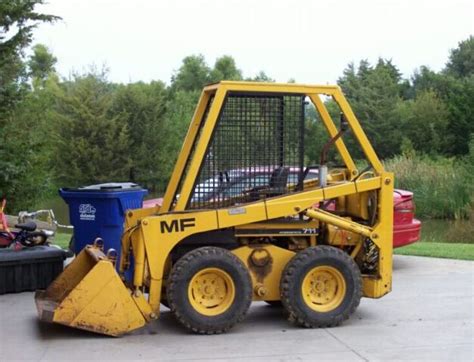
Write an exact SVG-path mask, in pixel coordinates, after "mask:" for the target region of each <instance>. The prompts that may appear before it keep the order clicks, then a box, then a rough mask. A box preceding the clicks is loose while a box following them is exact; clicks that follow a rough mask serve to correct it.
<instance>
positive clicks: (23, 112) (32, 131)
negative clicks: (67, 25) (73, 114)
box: [0, 0, 59, 213]
mask: <svg viewBox="0 0 474 362" xmlns="http://www.w3.org/2000/svg"><path fill="white" fill-rule="evenodd" d="M43 3H44V1H43V0H15V1H0V169H1V170H2V172H1V173H0V190H1V193H3V194H4V195H5V196H7V197H8V199H9V210H10V212H12V213H13V212H16V211H18V210H19V209H22V208H28V207H31V206H32V205H34V203H35V202H36V201H37V200H38V199H39V198H40V197H41V196H42V192H44V191H45V190H46V189H47V188H48V185H49V175H50V174H49V173H48V172H47V171H46V170H49V168H47V167H46V163H47V162H46V161H47V151H46V150H47V149H48V147H47V145H45V143H47V134H48V133H47V132H45V131H46V129H45V128H44V126H45V123H44V120H43V119H42V118H41V115H42V114H44V112H43V110H44V109H45V107H46V103H47V102H48V97H47V96H46V95H40V94H31V93H30V87H29V84H28V82H27V81H28V77H27V76H28V74H27V72H26V66H25V63H24V62H23V52H24V49H25V48H26V47H27V46H28V45H29V44H30V43H31V39H32V35H33V30H34V28H35V27H36V26H38V25H39V24H41V23H45V22H46V23H48V22H52V21H54V20H56V19H59V18H58V17H56V16H52V15H45V14H41V13H38V12H35V11H34V8H35V6H36V5H38V4H43ZM43 96H44V98H43Z"/></svg>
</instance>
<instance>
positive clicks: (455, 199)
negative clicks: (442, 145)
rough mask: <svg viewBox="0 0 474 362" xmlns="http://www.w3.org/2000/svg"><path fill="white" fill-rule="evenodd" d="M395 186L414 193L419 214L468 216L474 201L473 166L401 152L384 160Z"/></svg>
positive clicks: (429, 216)
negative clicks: (471, 168)
mask: <svg viewBox="0 0 474 362" xmlns="http://www.w3.org/2000/svg"><path fill="white" fill-rule="evenodd" d="M385 167H386V168H387V170H389V171H392V172H394V173H395V187H397V188H401V189H405V190H410V191H412V192H413V193H414V197H415V204H416V214H417V216H419V217H425V218H438V219H467V218H469V216H470V214H471V205H472V204H471V202H472V201H473V199H474V198H473V186H472V182H473V176H472V173H471V172H469V168H470V165H468V164H465V163H464V162H462V161H459V160H454V159H447V158H435V159H432V158H428V157H425V156H416V155H411V156H407V155H402V156H396V157H394V158H392V159H390V160H387V161H385Z"/></svg>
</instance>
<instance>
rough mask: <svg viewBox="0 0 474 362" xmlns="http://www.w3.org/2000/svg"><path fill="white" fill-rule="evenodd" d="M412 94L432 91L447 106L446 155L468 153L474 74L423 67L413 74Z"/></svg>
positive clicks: (473, 110) (473, 128)
mask: <svg viewBox="0 0 474 362" xmlns="http://www.w3.org/2000/svg"><path fill="white" fill-rule="evenodd" d="M412 84H413V86H412V91H411V92H412V94H413V95H414V96H415V97H416V96H417V95H419V94H421V93H423V92H425V91H429V90H431V91H433V92H435V93H436V94H437V96H438V97H439V98H440V99H441V100H442V101H443V103H444V104H445V105H446V108H447V110H448V112H449V113H448V115H447V118H448V125H447V129H446V134H445V135H444V137H443V138H444V139H445V140H446V142H445V147H444V149H443V150H442V153H443V154H446V155H465V154H467V153H468V152H469V139H470V135H471V134H473V133H474V102H472V99H474V75H471V76H468V77H463V78H457V77H454V76H453V75H452V74H451V72H450V71H448V70H444V71H443V72H439V73H436V72H434V71H432V70H430V69H429V68H427V67H420V69H419V70H418V71H416V72H415V74H414V75H413V77H412Z"/></svg>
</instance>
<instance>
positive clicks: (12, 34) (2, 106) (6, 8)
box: [0, 0, 59, 127]
mask: <svg viewBox="0 0 474 362" xmlns="http://www.w3.org/2000/svg"><path fill="white" fill-rule="evenodd" d="M40 4H44V0H15V1H1V2H0V127H1V126H2V119H3V123H4V117H6V114H7V113H8V112H11V111H13V108H14V107H15V104H16V102H18V101H19V100H20V99H21V97H22V95H24V92H25V91H26V84H25V82H26V73H25V67H24V63H23V62H22V56H23V50H24V49H25V48H26V47H27V46H28V45H29V44H30V43H31V40H32V36H33V30H34V28H36V27H37V26H38V25H39V24H41V23H45V22H46V23H48V22H53V21H55V20H57V19H59V17H57V16H53V15H46V14H41V13H38V12H35V11H34V8H35V6H36V5H40Z"/></svg>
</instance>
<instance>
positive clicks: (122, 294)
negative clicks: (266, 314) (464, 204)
mask: <svg viewBox="0 0 474 362" xmlns="http://www.w3.org/2000/svg"><path fill="white" fill-rule="evenodd" d="M322 97H332V99H333V100H334V101H335V103H336V104H337V105H338V106H339V108H340V112H341V119H340V126H339V127H337V126H336V124H335V123H334V121H333V119H332V118H331V116H330V114H329V112H328V110H327V109H326V107H325V104H324V102H323V99H324V98H322ZM310 103H312V105H313V106H314V107H315V109H316V110H317V111H318V113H319V116H320V119H321V121H322V122H323V123H324V126H325V128H326V130H327V132H328V141H327V143H326V145H325V146H324V148H323V150H322V152H321V160H320V164H318V165H307V164H306V161H305V157H304V155H305V150H306V149H309V148H311V147H314V140H311V139H308V137H307V136H306V135H305V120H306V119H305V111H306V109H307V108H308V107H309V106H310V105H309V104H310ZM347 130H349V131H350V132H351V133H352V137H353V138H354V139H355V140H356V141H357V142H358V144H359V146H360V148H361V150H362V151H363V154H364V155H365V158H366V161H367V164H368V167H366V168H364V169H363V170H359V169H358V168H357V167H356V165H355V163H354V160H353V159H352V158H351V155H350V153H349V151H348V149H347V148H346V145H345V143H344V137H343V135H344V133H345V132H346V131H347ZM305 141H306V142H305ZM331 146H334V147H335V148H336V150H337V153H338V162H339V163H340V165H334V163H331V162H328V161H327V154H328V150H329V148H330V147H331ZM150 151H151V150H150ZM392 223H393V175H392V174H391V173H388V172H386V171H385V170H384V168H383V166H382V164H381V162H380V161H379V159H378V158H377V156H376V154H375V152H374V150H373V148H372V146H371V144H370V143H369V141H368V139H367V137H366V135H365V133H364V132H363V130H362V128H361V126H360V124H359V122H358V121H357V119H356V117H355V115H354V113H353V112H352V110H351V108H350V106H349V104H348V102H347V101H346V99H345V98H344V95H343V94H342V92H341V90H340V88H339V87H337V86H317V85H316V86H313V85H298V84H277V83H252V82H231V81H223V82H220V83H217V84H212V85H209V86H206V87H205V88H204V90H203V92H202V94H201V97H200V100H199V103H198V105H197V108H196V110H195V113H194V116H193V119H192V121H191V124H190V127H189V131H188V133H187V135H186V139H185V141H184V143H183V146H182V149H181V152H180V154H179V157H178V160H177V162H176V165H175V168H174V171H173V173H172V176H171V179H170V181H169V184H168V187H167V189H166V193H165V195H164V199H163V202H162V204H161V205H160V206H156V207H154V208H148V209H138V210H133V211H131V210H129V211H127V213H126V221H125V231H124V233H123V236H122V250H121V255H120V258H119V261H118V262H117V263H119V265H117V267H118V270H119V272H118V273H117V272H116V266H115V262H116V257H115V255H114V253H113V252H111V251H109V252H107V251H104V250H102V249H103V248H102V247H101V246H102V244H101V243H100V242H95V243H94V244H93V245H90V246H87V247H86V248H85V249H84V250H83V251H82V252H81V253H80V254H79V255H78V256H77V257H76V258H75V260H74V261H73V262H72V263H71V264H70V265H69V266H68V267H67V268H66V269H65V270H64V272H63V273H62V274H61V275H60V276H59V277H58V278H57V279H56V280H55V281H54V282H53V283H52V284H51V285H50V286H49V288H48V289H47V290H45V291H38V292H37V294H36V296H35V299H36V305H37V309H38V313H39V317H40V319H41V320H45V321H49V322H56V323H60V324H64V325H67V326H71V327H76V328H81V329H86V330H89V331H93V332H97V333H102V334H107V335H112V336H118V335H121V334H123V333H126V332H129V331H132V330H134V329H137V328H140V327H141V326H143V325H145V324H146V323H147V322H150V321H152V320H155V319H157V318H158V316H159V313H160V304H161V303H162V304H164V305H167V306H169V308H170V309H171V312H172V313H173V314H174V316H175V317H176V319H177V320H178V321H179V322H180V323H181V324H182V325H183V326H184V327H186V328H187V329H189V330H191V331H193V332H195V333H201V334H215V333H221V332H225V331H227V330H228V329H230V328H231V327H232V326H234V325H235V324H236V323H238V322H239V321H241V320H242V319H243V318H244V317H245V315H246V313H247V311H248V309H249V307H250V304H251V302H252V301H266V302H268V303H269V304H282V305H283V307H284V308H286V310H287V311H288V313H289V315H290V319H291V320H293V321H295V322H296V323H298V324H299V325H301V326H304V327H330V326H335V325H338V324H339V323H341V322H343V321H344V320H346V319H347V318H349V316H350V315H351V314H352V313H353V312H354V310H355V309H356V308H357V306H358V305H359V303H360V299H361V297H362V296H364V297H368V298H379V297H382V296H383V295H385V294H386V293H388V292H390V290H391V278H392V228H393V225H392ZM132 259H133V263H132V262H131V261H132ZM131 265H133V279H132V280H127V278H125V272H126V271H127V270H128V269H130V268H131Z"/></svg>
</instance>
